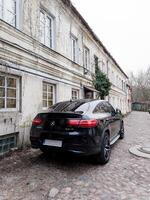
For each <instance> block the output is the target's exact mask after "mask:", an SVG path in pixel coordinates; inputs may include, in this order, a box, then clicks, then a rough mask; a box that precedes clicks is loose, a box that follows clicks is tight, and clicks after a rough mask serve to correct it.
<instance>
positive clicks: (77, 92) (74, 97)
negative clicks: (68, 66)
mask: <svg viewBox="0 0 150 200" xmlns="http://www.w3.org/2000/svg"><path fill="white" fill-rule="evenodd" d="M76 99H79V90H75V89H72V100H76Z"/></svg>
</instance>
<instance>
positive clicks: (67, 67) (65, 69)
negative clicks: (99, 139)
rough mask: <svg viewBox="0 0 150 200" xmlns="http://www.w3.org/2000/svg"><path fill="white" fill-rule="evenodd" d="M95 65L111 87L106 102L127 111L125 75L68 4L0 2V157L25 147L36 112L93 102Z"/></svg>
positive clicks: (56, 1) (62, 1) (61, 0)
mask: <svg viewBox="0 0 150 200" xmlns="http://www.w3.org/2000/svg"><path fill="white" fill-rule="evenodd" d="M97 62H98V65H99V67H100V69H101V70H102V71H103V72H104V73H106V74H107V76H108V77H109V79H110V81H111V82H112V89H111V91H110V95H109V96H108V97H107V99H108V100H109V101H110V103H112V105H113V106H114V107H115V108H120V109H121V110H122V112H123V113H127V112H129V111H130V107H131V105H130V103H131V102H130V101H129V98H130V97H129V95H130V94H129V92H128V87H127V83H128V77H127V75H126V74H125V73H124V71H123V70H122V69H121V68H120V66H119V65H118V64H117V62H116V61H115V59H114V58H113V57H112V56H111V54H110V53H109V52H108V50H107V49H106V48H105V46H104V45H103V44H102V42H101V41H100V40H99V39H98V37H97V36H96V35H95V33H94V32H93V31H92V30H91V28H90V27H89V25H88V24H87V22H86V21H85V20H84V19H83V18H82V16H81V15H80V13H79V12H78V11H77V10H76V8H75V7H74V6H73V5H72V4H71V2H70V1H69V0H38V1H33V0H5V1H3V0H0V154H2V153H4V152H6V151H8V150H9V149H10V148H12V147H15V146H22V145H24V144H27V143H29V130H30V125H31V121H32V119H33V117H34V116H35V115H36V113H37V112H39V111H41V110H44V109H47V108H48V107H49V106H51V105H52V104H54V103H56V102H58V101H63V100H68V99H78V98H95V97H96V93H97V91H96V90H95V89H94V88H93V85H92V74H94V72H95V65H96V63H97Z"/></svg>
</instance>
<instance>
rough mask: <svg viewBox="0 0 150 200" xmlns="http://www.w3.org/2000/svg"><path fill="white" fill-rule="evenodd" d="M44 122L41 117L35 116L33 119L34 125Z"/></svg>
mask: <svg viewBox="0 0 150 200" xmlns="http://www.w3.org/2000/svg"><path fill="white" fill-rule="evenodd" d="M40 124H42V119H41V118H35V119H34V120H33V121H32V125H36V126H37V125H40Z"/></svg>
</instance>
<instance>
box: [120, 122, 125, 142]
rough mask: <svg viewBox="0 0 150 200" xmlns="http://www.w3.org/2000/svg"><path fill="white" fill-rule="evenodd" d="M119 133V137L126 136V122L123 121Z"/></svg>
mask: <svg viewBox="0 0 150 200" xmlns="http://www.w3.org/2000/svg"><path fill="white" fill-rule="evenodd" d="M119 134H120V137H119V139H121V140H122V139H123V138H124V123H123V122H122V123H121V128H120V131H119Z"/></svg>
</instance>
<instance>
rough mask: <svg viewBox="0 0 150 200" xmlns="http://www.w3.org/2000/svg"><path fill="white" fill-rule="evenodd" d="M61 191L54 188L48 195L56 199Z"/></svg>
mask: <svg viewBox="0 0 150 200" xmlns="http://www.w3.org/2000/svg"><path fill="white" fill-rule="evenodd" d="M58 192H59V190H58V189H57V188H52V189H51V190H50V191H49V194H48V197H52V198H53V197H55V196H56V195H57V194H58Z"/></svg>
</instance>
